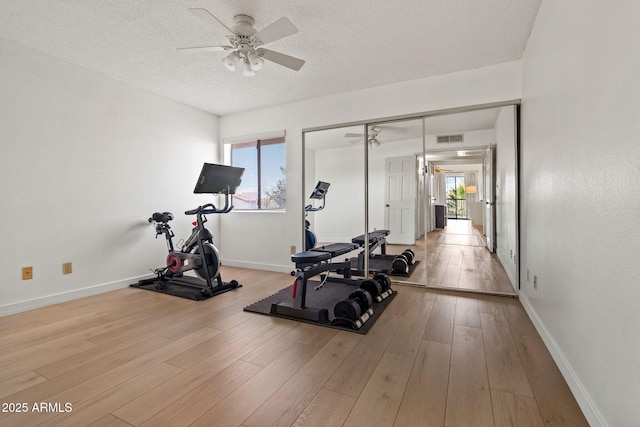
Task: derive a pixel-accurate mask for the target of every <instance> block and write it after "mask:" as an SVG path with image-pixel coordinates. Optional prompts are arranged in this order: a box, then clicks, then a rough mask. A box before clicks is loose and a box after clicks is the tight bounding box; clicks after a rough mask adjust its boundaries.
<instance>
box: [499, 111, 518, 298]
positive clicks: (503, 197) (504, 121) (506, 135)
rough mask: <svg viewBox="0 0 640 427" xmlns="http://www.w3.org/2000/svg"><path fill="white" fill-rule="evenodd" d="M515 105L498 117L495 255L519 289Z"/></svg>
mask: <svg viewBox="0 0 640 427" xmlns="http://www.w3.org/2000/svg"><path fill="white" fill-rule="evenodd" d="M514 119H515V107H513V106H509V107H502V108H501V109H500V114H499V115H498V119H497V120H496V126H495V128H494V132H495V144H496V182H495V191H496V194H495V201H496V204H495V208H496V255H497V256H498V258H499V259H500V262H501V263H502V266H503V267H504V269H505V271H506V273H507V276H509V280H510V281H511V285H512V286H513V288H514V289H516V276H517V268H516V264H515V260H516V259H517V249H518V244H517V239H516V237H517V221H516V204H517V202H518V201H517V200H516V150H515V121H514Z"/></svg>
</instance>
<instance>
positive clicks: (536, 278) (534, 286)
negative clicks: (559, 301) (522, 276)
mask: <svg viewBox="0 0 640 427" xmlns="http://www.w3.org/2000/svg"><path fill="white" fill-rule="evenodd" d="M533 289H535V290H538V276H536V275H535V274H534V275H533Z"/></svg>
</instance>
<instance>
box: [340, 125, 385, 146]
mask: <svg viewBox="0 0 640 427" xmlns="http://www.w3.org/2000/svg"><path fill="white" fill-rule="evenodd" d="M381 130H382V129H379V128H378V127H377V126H372V127H370V128H369V133H368V135H367V136H368V139H369V145H372V146H374V145H375V146H379V145H382V144H383V141H381V140H380V139H378V135H379V134H380V131H381ZM344 137H345V138H357V139H354V140H352V141H351V143H352V144H356V143H358V142H360V141H362V138H364V134H362V133H352V132H348V133H345V134H344Z"/></svg>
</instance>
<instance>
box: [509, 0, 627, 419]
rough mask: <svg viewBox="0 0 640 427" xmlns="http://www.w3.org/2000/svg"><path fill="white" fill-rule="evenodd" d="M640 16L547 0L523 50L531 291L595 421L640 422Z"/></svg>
mask: <svg viewBox="0 0 640 427" xmlns="http://www.w3.org/2000/svg"><path fill="white" fill-rule="evenodd" d="M638 16H640V3H638V2H636V1H631V0H626V1H618V2H593V1H592V2H587V3H585V2H583V1H579V0H566V1H544V2H542V6H541V8H540V11H539V12H538V18H537V20H536V23H535V26H534V28H533V32H532V34H531V38H530V40H529V42H528V44H527V48H526V50H525V54H524V57H523V106H522V156H521V157H522V187H521V188H522V191H521V193H520V197H521V203H522V204H521V213H522V238H521V242H522V262H523V265H522V267H523V268H522V269H521V283H522V284H523V292H522V293H521V294H520V296H521V299H522V301H523V303H524V304H525V307H526V308H527V309H528V311H529V313H530V315H531V317H532V318H533V320H534V321H535V322H536V324H537V326H538V329H539V330H540V331H541V333H542V334H543V337H544V338H545V341H546V343H547V345H548V347H549V348H550V349H551V351H552V353H553V354H554V356H555V359H556V362H557V363H558V365H559V367H560V368H561V369H562V371H563V373H564V374H565V377H566V378H567V380H568V382H569V385H570V386H571V387H572V390H573V391H574V394H575V395H576V397H577V398H578V401H579V403H580V404H581V406H582V408H583V411H584V412H585V414H586V415H587V417H588V419H589V421H590V423H591V425H593V426H597V425H608V426H612V427H618V426H620V427H622V426H637V425H639V423H640V405H639V404H638V402H640V381H639V379H640V332H639V331H640V309H639V307H640V305H639V304H640V286H639V283H640V281H639V279H638V260H639V259H640V232H639V226H638V212H640V198H638V196H637V194H636V193H637V192H636V190H635V188H636V183H637V181H638V176H639V175H640V120H639V119H638V117H639V116H638V112H640V78H639V76H640V55H638V40H640V26H639V25H638V23H637V17H638ZM527 269H530V271H531V274H532V275H533V274H535V275H537V277H538V281H539V284H538V289H537V290H534V289H533V286H532V284H531V283H527V282H526V271H527Z"/></svg>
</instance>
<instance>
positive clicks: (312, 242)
mask: <svg viewBox="0 0 640 427" xmlns="http://www.w3.org/2000/svg"><path fill="white" fill-rule="evenodd" d="M329 185H330V184H329V183H328V182H323V181H318V184H316V188H314V189H313V192H312V193H311V196H309V198H310V199H315V200H322V205H320V206H318V207H314V206H313V205H307V206H305V207H304V211H305V216H307V215H308V214H309V212H317V211H321V210H322V209H324V204H325V197H326V195H327V191H329ZM310 227H311V223H310V222H309V221H308V220H306V219H305V220H304V250H305V251H310V250H311V249H313V248H314V247H315V246H316V244H317V243H318V240H317V238H316V235H315V234H314V232H313V231H311V230H310Z"/></svg>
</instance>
